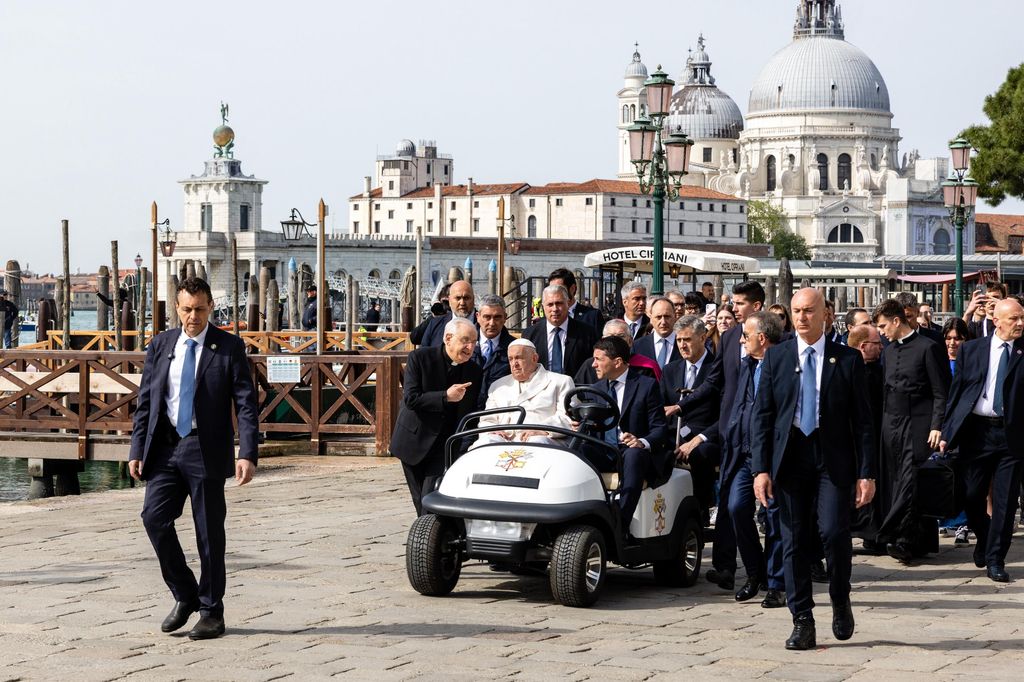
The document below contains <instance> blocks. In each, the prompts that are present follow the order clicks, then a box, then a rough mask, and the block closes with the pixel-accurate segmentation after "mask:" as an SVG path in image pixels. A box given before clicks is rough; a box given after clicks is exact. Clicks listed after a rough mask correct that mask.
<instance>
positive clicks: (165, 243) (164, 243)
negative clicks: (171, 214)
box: [157, 218, 178, 258]
mask: <svg viewBox="0 0 1024 682" xmlns="http://www.w3.org/2000/svg"><path fill="white" fill-rule="evenodd" d="M157 224H158V225H163V226H164V231H163V234H162V236H163V239H161V240H160V253H161V254H162V255H163V257H164V258H170V257H171V256H173V255H174V247H175V246H176V245H177V243H178V235H176V234H175V233H174V230H172V229H171V219H170V218H165V219H164V221H163V222H161V223H157Z"/></svg>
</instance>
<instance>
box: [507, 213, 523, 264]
mask: <svg viewBox="0 0 1024 682" xmlns="http://www.w3.org/2000/svg"><path fill="white" fill-rule="evenodd" d="M522 242H523V240H522V238H521V237H520V236H519V232H518V230H516V218H515V216H512V217H510V218H509V219H508V250H509V251H510V252H511V253H512V255H513V256H518V255H519V247H520V246H521V245H522Z"/></svg>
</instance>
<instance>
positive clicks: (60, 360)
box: [0, 350, 406, 460]
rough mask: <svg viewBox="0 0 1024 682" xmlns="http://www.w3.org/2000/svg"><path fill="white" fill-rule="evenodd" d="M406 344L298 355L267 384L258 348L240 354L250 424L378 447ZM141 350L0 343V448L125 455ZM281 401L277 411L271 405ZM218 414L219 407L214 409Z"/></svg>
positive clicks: (395, 399) (392, 412)
mask: <svg viewBox="0 0 1024 682" xmlns="http://www.w3.org/2000/svg"><path fill="white" fill-rule="evenodd" d="M405 356H406V353H404V352H400V351H384V352H379V351H374V352H359V353H353V354H345V355H333V356H332V355H313V354H305V355H301V356H300V380H299V382H297V383H291V384H280V383H274V384H272V383H270V381H269V379H268V376H267V357H266V356H265V355H252V356H250V367H251V370H252V372H253V379H254V381H255V383H256V386H257V391H258V400H259V410H260V414H259V420H260V424H259V429H260V431H261V432H263V433H266V434H275V433H278V434H284V433H293V434H302V435H306V434H308V436H309V442H310V450H311V452H313V453H315V454H319V453H321V452H323V444H324V443H325V442H327V441H329V440H332V439H337V438H340V437H346V436H348V437H362V438H363V439H365V440H368V441H371V442H373V443H374V450H375V452H376V453H377V454H378V455H384V454H386V453H387V452H388V448H389V446H390V439H391V430H392V428H393V426H394V422H395V419H396V417H397V413H398V405H399V402H400V400H401V386H400V382H401V373H402V366H403V364H404V361H405ZM145 357H146V356H145V353H139V352H117V351H111V352H108V351H64V350H42V351H40V350H15V351H7V350H5V351H0V456H8V457H26V458H39V459H79V460H86V459H103V460H125V459H127V457H128V448H129V436H130V433H131V429H132V413H133V411H134V407H135V402H136V399H137V393H138V385H139V383H140V381H141V378H142V370H143V367H144V364H145ZM282 405H287V406H288V407H289V408H290V410H288V411H286V412H284V414H283V415H282V414H281V412H282V411H280V410H279V408H280V407H281V406H282ZM224 418H227V415H224Z"/></svg>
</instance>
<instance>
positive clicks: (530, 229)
mask: <svg viewBox="0 0 1024 682" xmlns="http://www.w3.org/2000/svg"><path fill="white" fill-rule="evenodd" d="M526 236H527V238H528V239H535V238H536V237H537V216H535V215H532V216H530V217H529V218H527V219H526Z"/></svg>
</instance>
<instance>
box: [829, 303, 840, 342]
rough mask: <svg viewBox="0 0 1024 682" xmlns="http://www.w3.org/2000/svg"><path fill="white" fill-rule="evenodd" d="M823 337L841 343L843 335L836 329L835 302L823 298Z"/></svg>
mask: <svg viewBox="0 0 1024 682" xmlns="http://www.w3.org/2000/svg"><path fill="white" fill-rule="evenodd" d="M825 338H827V339H828V340H829V341H831V342H832V343H842V342H843V335H842V334H840V333H839V332H838V331H837V330H836V304H835V303H834V302H833V301H830V300H828V299H826V300H825Z"/></svg>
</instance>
